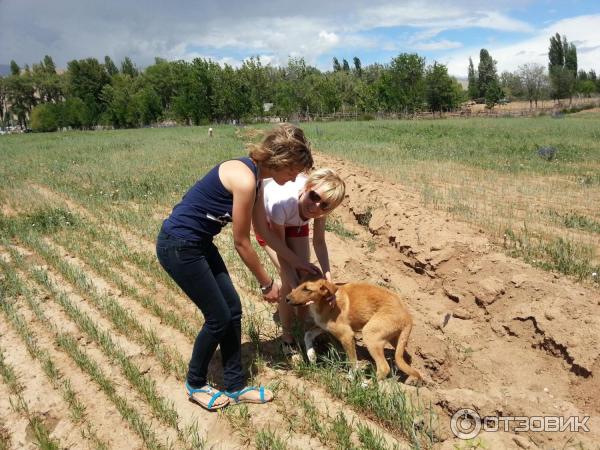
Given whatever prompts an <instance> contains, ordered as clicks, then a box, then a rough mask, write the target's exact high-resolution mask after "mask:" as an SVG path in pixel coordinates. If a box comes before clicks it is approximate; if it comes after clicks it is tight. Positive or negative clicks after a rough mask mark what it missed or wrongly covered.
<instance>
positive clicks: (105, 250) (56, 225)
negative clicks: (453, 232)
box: [0, 113, 600, 449]
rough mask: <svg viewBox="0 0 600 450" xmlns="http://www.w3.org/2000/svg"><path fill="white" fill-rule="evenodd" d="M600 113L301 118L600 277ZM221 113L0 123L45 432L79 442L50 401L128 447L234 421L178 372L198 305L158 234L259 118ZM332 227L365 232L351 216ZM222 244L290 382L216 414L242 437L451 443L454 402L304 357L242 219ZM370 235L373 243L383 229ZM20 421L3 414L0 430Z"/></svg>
mask: <svg viewBox="0 0 600 450" xmlns="http://www.w3.org/2000/svg"><path fill="white" fill-rule="evenodd" d="M598 119H600V116H599V115H598V114H591V113H590V114H586V115H581V116H572V117H567V118H565V119H561V120H555V119H551V118H546V117H542V118H536V119H498V120H493V119H492V120H490V119H473V120H464V121H463V120H454V121H451V120H447V121H432V122H425V121H423V122H416V121H415V122H402V121H397V122H392V121H370V122H343V123H308V124H304V128H305V130H306V132H307V134H308V136H309V137H310V138H311V139H312V142H313V145H314V148H315V149H316V150H317V151H318V152H322V153H324V154H331V155H337V156H340V157H343V158H347V159H348V160H351V161H354V162H355V163H356V164H357V165H361V166H365V167H367V168H370V169H371V170H372V171H373V172H375V173H379V174H381V175H383V176H384V177H385V178H387V180H388V181H389V182H390V183H398V184H401V185H402V186H403V188H405V189H408V190H411V191H412V192H414V193H415V194H416V195H417V198H420V199H421V202H422V204H423V205H424V206H425V207H426V208H431V209H436V210H438V211H445V212H447V213H450V214H452V215H453V216H454V218H455V219H456V220H464V221H467V222H470V223H473V224H475V225H476V226H478V227H480V228H481V229H485V230H487V233H488V234H489V235H490V236H491V237H492V238H494V239H496V242H497V243H498V244H499V245H500V246H504V247H505V251H506V252H508V253H509V254H511V255H514V256H518V257H522V258H524V259H525V260H527V261H529V262H530V263H532V264H535V265H538V266H541V267H543V268H546V269H551V270H557V271H561V272H563V273H566V274H569V275H571V276H573V277H574V278H575V279H579V280H580V281H581V282H582V283H586V284H587V283H597V277H594V276H593V275H592V274H593V273H594V272H598V265H599V263H598V254H599V253H598V250H599V248H600V242H599V241H600V210H599V208H598V204H600V175H599V174H600V139H598V137H600V120H598ZM213 128H214V129H215V137H214V138H212V139H211V138H209V137H208V133H207V127H186V128H168V129H167V128H164V129H138V130H123V131H95V132H66V133H53V134H25V135H10V136H2V137H0V157H1V159H0V295H1V300H2V301H1V302H0V376H1V377H2V382H1V383H0V389H2V392H0V393H4V394H5V396H8V397H9V398H10V402H11V404H14V405H17V407H15V408H13V409H11V410H10V411H13V412H10V411H9V409H10V408H8V407H7V408H4V409H2V408H0V415H2V414H9V413H10V414H14V415H16V416H17V419H18V420H21V421H24V422H25V425H24V427H23V428H25V426H26V427H28V429H31V430H33V432H32V433H31V437H30V440H32V441H33V442H34V443H35V444H36V445H37V446H39V447H40V448H62V447H64V446H67V444H66V443H65V441H64V440H63V441H61V440H60V439H59V437H57V435H56V433H53V431H52V430H53V428H52V421H51V420H49V419H48V417H47V416H46V415H44V414H40V413H39V412H40V411H47V410H48V409H51V410H52V414H53V415H54V417H57V418H60V419H62V420H64V421H65V422H63V425H64V426H63V427H61V429H62V430H67V429H71V430H73V433H75V435H76V436H79V437H78V439H85V440H87V441H88V444H89V445H88V446H89V447H90V448H111V447H112V444H114V443H115V442H117V443H119V442H122V441H119V440H122V439H127V442H131V447H132V448H137V447H145V448H151V449H162V448H166V449H169V448H190V449H191V448H194V449H196V448H203V447H204V446H205V445H206V444H207V442H209V443H210V444H211V445H212V444H213V443H214V439H221V438H222V436H221V435H218V436H216V438H215V434H214V432H213V430H214V429H215V427H217V425H215V424H216V422H214V421H215V420H217V419H215V418H216V417H217V415H216V414H213V415H212V416H211V415H210V413H204V414H205V415H204V416H201V418H200V420H198V416H197V414H198V410H197V409H195V408H194V406H193V405H192V406H190V405H189V404H188V402H187V401H185V398H184V395H183V390H182V386H183V380H184V379H185V373H186V360H187V358H188V356H189V354H190V352H191V347H192V344H193V342H194V339H195V336H196V333H197V330H198V329H199V327H200V326H201V325H202V320H203V319H202V316H201V314H200V313H199V312H198V311H197V310H196V308H195V306H194V305H193V304H192V302H190V301H189V300H187V299H186V298H185V296H184V295H183V294H182V293H181V291H180V290H179V289H178V288H177V287H176V286H175V284H174V283H173V282H172V280H170V278H169V277H168V276H167V275H166V273H165V272H164V270H162V269H161V268H160V266H159V265H158V263H157V261H156V257H155V255H154V247H153V246H154V240H155V237H156V234H157V232H158V229H159V227H160V224H161V222H162V220H163V219H164V218H165V216H166V215H167V214H168V213H169V211H170V209H171V208H172V206H173V205H174V204H175V203H176V202H177V201H178V200H179V199H180V198H181V196H182V194H183V193H184V192H185V191H186V190H187V189H188V187H189V186H190V185H191V184H192V183H193V182H194V181H195V180H196V179H197V178H198V177H199V176H200V175H202V174H203V173H205V172H206V171H207V170H208V169H209V168H210V167H212V166H213V165H214V164H215V163H217V162H218V161H221V160H223V159H226V158H231V157H235V156H240V155H243V154H245V149H244V142H245V141H246V140H247V139H248V138H249V137H251V136H253V137H254V138H258V137H257V136H256V132H255V131H256V130H255V129H254V128H251V127H247V128H245V129H238V128H235V127H231V126H215V127H213ZM542 146H544V147H547V146H552V147H555V148H556V149H557V153H556V155H555V157H554V158H553V159H552V161H546V160H544V159H542V158H540V156H539V155H538V154H537V150H538V148H539V147H542ZM350 195H352V192H350ZM374 206H375V207H376V206H377V205H374ZM329 229H330V230H332V231H334V232H335V233H337V234H339V235H340V236H341V237H342V238H343V239H347V240H346V241H343V242H348V243H350V242H354V243H355V244H348V246H349V247H352V246H357V248H358V249H359V250H358V251H362V250H360V249H361V248H362V247H358V246H359V244H360V243H358V242H357V241H352V240H353V239H356V237H355V236H354V235H355V234H356V233H354V234H352V233H350V232H348V230H346V229H345V228H344V223H342V222H341V221H340V218H339V216H336V217H334V220H333V221H332V223H331V224H330V227H329ZM217 244H218V245H219V247H220V248H221V250H222V253H223V256H224V259H225V261H226V263H227V265H228V268H229V270H230V272H231V274H232V277H233V279H234V281H235V283H236V288H237V289H238V290H239V291H240V294H241V296H242V297H243V301H244V310H245V314H244V317H243V340H244V343H245V344H244V345H246V353H245V355H246V358H247V361H246V363H247V365H248V366H249V367H250V368H251V369H250V376H251V377H252V378H253V380H252V382H253V383H263V384H269V386H271V387H272V388H273V389H274V390H275V391H276V394H277V395H276V399H275V401H274V406H272V407H265V408H264V409H262V410H261V409H260V407H258V409H251V408H247V407H245V406H244V407H228V408H227V409H226V411H225V413H223V414H222V415H221V414H219V415H218V417H219V419H218V420H225V421H227V422H228V424H229V425H228V427H229V428H228V429H227V431H226V434H227V435H228V436H229V437H228V439H229V440H231V443H232V445H237V446H238V447H240V448H242V447H243V448H246V447H248V446H250V447H255V448H305V447H306V445H307V444H306V442H307V441H306V439H307V436H309V437H310V438H311V439H315V442H317V441H318V442H319V443H320V444H322V446H323V447H325V448H357V449H358V448H360V449H393V448H432V447H435V445H436V443H437V442H439V441H440V438H439V436H438V433H437V431H436V430H437V423H439V422H437V417H438V416H437V413H435V408H433V407H432V406H431V403H427V402H426V401H424V400H422V399H421V398H420V397H419V393H418V392H419V391H418V390H417V391H416V393H415V391H414V390H413V391H409V390H407V389H408V387H407V386H405V385H404V384H402V383H396V382H392V383H388V384H386V385H382V386H380V385H379V384H378V383H376V382H371V384H365V379H364V378H363V377H364V376H367V377H369V376H370V375H369V373H368V372H367V374H366V375H360V376H357V377H353V378H349V377H347V373H346V370H347V368H346V367H345V366H344V361H343V360H340V359H339V357H338V356H336V355H335V354H330V355H329V356H326V357H324V358H323V359H321V360H320V361H319V363H318V364H317V365H308V364H300V365H299V366H293V365H291V364H290V363H289V361H287V360H286V359H285V357H284V356H283V355H282V354H280V352H279V351H278V350H277V349H278V347H277V342H278V341H277V337H278V335H279V331H278V328H277V326H276V325H275V324H274V322H273V320H272V314H273V308H272V307H271V305H267V304H265V302H263V301H262V300H261V299H260V298H259V296H258V295H257V292H258V289H257V285H256V281H255V280H254V277H252V276H251V275H250V274H249V272H248V271H247V270H246V269H245V267H244V266H243V264H242V262H241V260H240V258H239V257H238V256H237V254H236V252H235V250H234V249H233V246H232V245H231V239H230V231H229V230H226V231H225V232H224V233H222V236H219V238H218V239H217ZM338 245H339V244H338ZM368 245H371V246H372V248H369V247H367V248H369V251H371V252H372V251H374V250H375V245H376V243H375V242H374V241H373V242H372V243H371V244H368ZM260 256H261V257H262V258H263V259H264V260H266V255H265V254H264V252H260ZM596 285H597V284H596ZM427 297H429V294H427ZM451 347H452V346H451ZM452 348H454V347H452ZM460 348H462V347H460ZM446 351H448V352H452V351H454V350H452V349H450V350H448V349H447V350H446ZM278 368H283V370H280V371H276V369H278ZM30 373H32V374H33V375H30ZM25 374H27V377H31V376H34V377H36V378H35V380H36V383H43V384H42V385H43V386H45V388H44V393H45V395H44V396H39V395H37V393H36V394H35V395H33V394H32V393H31V386H30V385H29V384H28V383H26V381H28V380H29V378H27V380H26V379H25V376H24V375H25ZM389 381H392V380H389ZM452 382H454V381H452ZM35 386H39V384H35ZM50 386H51V388H46V387H50ZM314 386H318V387H319V388H321V389H323V390H324V391H325V392H327V394H328V395H329V396H330V398H331V399H333V400H331V399H330V402H331V404H329V406H331V409H330V410H324V409H318V408H316V407H315V406H314V405H315V403H316V400H315V398H314V397H313V396H312V395H313V394H311V393H310V391H312V388H313V387H314ZM90 387H91V389H92V390H91V391H90ZM33 389H35V387H34V388H33ZM90 392H93V395H91V396H90V395H89V393H90ZM317 395H319V394H317ZM52 396H54V397H52ZM51 397H52V398H51ZM32 398H35V399H38V400H37V402H38V403H36V402H33V401H32V400H31V399H32ZM5 404H7V402H5ZM109 412H111V413H110V414H109ZM349 412H352V414H353V415H354V416H351V415H348V414H349ZM442 414H445V412H442ZM211 417H212V418H211ZM17 419H13V420H17ZM265 421H266V422H267V423H268V424H272V427H270V426H266V427H265V426H264V425H265ZM67 422H68V423H67ZM7 423H8V422H7ZM292 423H293V427H292V426H291V424H292ZM99 424H101V425H99ZM219 426H220V425H219ZM115 430H119V432H122V433H125V435H117V434H116V433H115ZM231 430H234V432H232V431H231ZM257 430H259V431H258V432H257ZM7 433H9V431H8V429H7V428H2V426H0V448H6V445H8V444H7V442H9V440H10V439H9V438H10V436H9V437H6V436H8V434H7ZM217 434H218V433H217ZM123 436H125V437H123ZM211 439H213V441H211ZM290 443H291V444H290ZM300 443H302V444H300ZM288 444H290V445H288ZM305 444H306V445H305ZM3 445H4V446H5V447H2V446H3ZM303 445H304V446H303ZM61 446H62V447H61Z"/></svg>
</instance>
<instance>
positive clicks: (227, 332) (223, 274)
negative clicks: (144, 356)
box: [156, 230, 245, 391]
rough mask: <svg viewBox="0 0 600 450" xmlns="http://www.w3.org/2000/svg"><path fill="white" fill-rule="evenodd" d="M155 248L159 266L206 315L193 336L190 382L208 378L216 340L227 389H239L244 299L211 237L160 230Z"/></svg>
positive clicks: (196, 384) (199, 383)
mask: <svg viewBox="0 0 600 450" xmlns="http://www.w3.org/2000/svg"><path fill="white" fill-rule="evenodd" d="M156 254H157V256H158V260H159V262H160V264H161V265H162V267H163V268H164V269H165V270H166V271H167V273H168V274H169V275H170V276H171V278H173V280H174V281H175V282H176V283H177V284H178V285H179V287H180V288H181V289H182V290H183V292H185V293H186V294H187V296H188V297H189V298H190V299H191V300H192V301H193V302H194V303H195V304H196V306H197V307H198V308H199V309H200V311H202V314H203V315H204V325H203V326H202V329H201V330H200V332H199V333H198V336H197V337H196V341H195V342H194V349H193V351H192V358H191V359H190V364H189V368H188V375H187V381H188V383H189V384H190V386H192V387H194V388H198V387H202V386H204V385H205V384H206V383H207V380H206V378H207V372H208V364H209V362H210V360H211V359H212V357H213V355H214V353H215V351H216V349H217V346H218V345H220V346H221V357H222V360H223V380H224V385H225V389H226V390H228V391H238V390H240V389H241V388H242V387H243V386H244V381H245V380H244V374H243V371H242V355H241V347H242V304H241V302H240V297H239V296H238V293H237V292H236V290H235V288H234V287H233V283H232V282H231V277H230V276H229V273H228V272H227V268H226V267H225V263H224V262H223V259H222V258H221V255H220V254H219V251H218V249H217V247H216V246H215V245H214V243H213V242H212V238H211V237H210V236H208V237H206V238H203V239H201V240H198V241H186V240H183V239H179V238H176V237H173V236H170V235H169V234H167V233H165V232H164V231H162V230H161V232H160V233H159V235H158V239H157V242H156Z"/></svg>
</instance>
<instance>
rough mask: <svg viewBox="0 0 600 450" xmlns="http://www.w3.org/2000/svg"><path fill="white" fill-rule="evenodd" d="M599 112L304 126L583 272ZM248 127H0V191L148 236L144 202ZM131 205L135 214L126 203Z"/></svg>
mask: <svg viewBox="0 0 600 450" xmlns="http://www.w3.org/2000/svg"><path fill="white" fill-rule="evenodd" d="M599 119H600V115H599V114H598V113H583V114H578V115H573V116H567V117H566V118H563V119H554V118H551V117H538V118H522V119H520V118H519V119H517V118H511V119H469V120H444V121H371V122H337V123H316V122H313V123H307V124H303V127H304V128H305V131H306V132H307V134H308V136H309V137H310V138H311V140H312V142H313V145H314V147H315V149H317V150H318V151H321V152H324V153H329V154H334V155H337V156H340V157H343V158H347V159H349V160H352V161H355V162H357V163H359V164H361V165H364V166H366V167H368V168H370V169H372V170H373V171H374V172H377V173H380V174H382V175H384V176H385V177H386V178H388V179H389V180H390V181H393V182H397V183H400V184H402V185H404V186H406V187H407V188H409V189H412V190H414V191H415V192H418V193H419V194H420V195H421V199H422V202H423V204H424V205H426V206H429V207H432V208H436V209H441V210H446V211H449V212H451V213H453V214H455V215H456V217H458V218H460V219H463V220H466V221H468V222H472V223H474V224H476V225H478V226H483V227H484V228H485V229H486V230H488V232H489V234H490V235H491V236H493V237H495V238H496V240H497V242H501V243H503V245H505V247H507V250H508V251H509V252H510V253H511V254H513V255H515V256H523V257H525V259H527V260H528V261H529V262H531V263H533V264H537V265H539V266H541V267H544V268H547V269H553V270H559V271H561V272H564V273H567V274H572V275H575V276H576V277H578V278H579V279H588V280H593V278H592V276H591V275H592V273H593V272H594V271H596V272H597V267H598V264H599V259H598V258H599V256H598V254H599V251H600V232H599V230H600V208H598V206H597V205H598V204H600V120H599ZM239 131H241V133H240V132H239ZM247 131H248V129H246V130H238V129H237V128H235V127H231V126H217V127H215V135H216V137H215V138H214V139H209V138H208V136H207V128H205V127H191V128H168V129H138V130H122V131H97V132H68V133H55V134H29V135H16V136H15V135H12V136H3V137H2V139H0V154H1V155H2V162H1V164H0V180H1V181H0V183H1V184H0V188H1V190H0V199H1V200H2V202H3V203H7V202H8V203H9V204H10V203H13V202H17V203H21V200H19V196H20V195H22V194H21V193H20V192H22V191H21V189H22V188H23V187H24V186H27V185H28V184H32V183H33V184H44V185H47V186H48V187H50V188H51V189H52V190H56V191H57V192H63V193H66V194H68V195H69V196H75V198H76V199H77V200H78V201H81V202H83V203H84V204H86V205H90V206H91V207H93V208H94V209H95V210H98V211H103V213H106V214H109V215H110V214H113V215H117V216H119V215H124V216H126V220H127V221H130V222H131V223H132V224H135V226H136V227H139V228H140V229H143V230H144V231H145V232H146V233H148V234H147V235H148V237H149V238H152V237H153V236H154V234H155V231H156V229H157V228H158V226H159V221H158V220H157V219H156V218H154V219H153V214H152V213H151V212H152V211H154V210H155V209H156V207H159V208H168V207H170V206H172V205H173V204H174V203H175V202H176V201H177V200H178V199H179V198H180V197H181V194H182V193H183V192H185V190H186V189H187V187H189V186H190V185H191V183H193V182H194V181H195V180H196V179H197V178H198V176H199V175H201V174H202V173H204V172H205V171H206V170H207V169H208V168H209V167H211V166H212V165H213V164H215V163H216V162H218V161H220V160H223V159H225V158H229V157H235V156H238V155H242V154H244V153H245V149H244V142H245V136H247ZM541 147H553V148H555V149H556V153H555V156H554V158H553V159H552V160H551V161H547V160H546V159H544V158H542V157H540V156H539V155H538V153H537V151H538V149H539V148H541ZM31 200H32V201H35V199H31ZM119 204H122V205H123V207H122V208H118V207H116V206H117V205H119ZM132 205H135V208H133V210H134V211H135V212H139V213H141V214H132V213H131V208H132ZM39 206H40V207H41V206H43V205H39ZM27 209H28V210H30V209H29V208H27ZM144 212H146V213H147V214H143V213H144Z"/></svg>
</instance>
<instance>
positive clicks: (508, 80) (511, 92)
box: [500, 71, 525, 100]
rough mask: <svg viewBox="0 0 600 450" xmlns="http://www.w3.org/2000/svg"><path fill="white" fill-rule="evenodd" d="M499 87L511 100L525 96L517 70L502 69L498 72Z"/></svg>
mask: <svg viewBox="0 0 600 450" xmlns="http://www.w3.org/2000/svg"><path fill="white" fill-rule="evenodd" d="M500 87H501V88H502V91H503V92H504V95H505V96H506V97H508V98H510V99H511V100H514V99H521V98H524V97H525V86H524V85H523V80H522V78H521V76H520V75H519V74H518V73H517V72H508V71H504V72H502V73H501V74H500Z"/></svg>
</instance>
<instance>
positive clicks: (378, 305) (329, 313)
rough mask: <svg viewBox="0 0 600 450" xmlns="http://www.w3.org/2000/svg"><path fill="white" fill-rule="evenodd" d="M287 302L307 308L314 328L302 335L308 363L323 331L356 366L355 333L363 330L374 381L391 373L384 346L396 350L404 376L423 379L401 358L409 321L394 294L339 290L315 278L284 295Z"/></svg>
mask: <svg viewBox="0 0 600 450" xmlns="http://www.w3.org/2000/svg"><path fill="white" fill-rule="evenodd" d="M287 302H288V303H290V304H292V305H295V306H300V305H310V306H309V309H310V313H311V315H312V316H313V319H314V321H315V325H316V327H315V328H313V329H311V330H308V331H307V332H306V334H305V335H304V342H305V344H306V353H307V356H308V359H309V360H310V361H312V362H314V361H315V360H316V353H315V350H314V347H313V341H314V339H315V337H317V336H318V335H319V334H321V333H322V332H323V330H325V331H328V332H329V333H331V334H332V335H333V336H335V337H336V338H337V339H338V340H339V341H340V342H341V343H342V346H343V347H344V350H345V351H346V353H347V355H348V358H349V359H350V361H351V362H352V363H355V364H356V362H357V359H356V345H355V343H354V333H355V332H356V331H361V330H362V336H363V342H364V343H365V345H366V346H367V349H368V350H369V353H370V354H371V356H372V357H373V359H374V360H375V364H376V365H377V379H379V380H381V379H383V378H385V377H387V376H388V374H389V373H390V366H389V364H388V363H387V361H386V360H385V356H384V353H383V349H384V346H385V344H386V343H390V344H391V345H392V346H394V347H396V358H395V359H396V364H397V365H398V367H399V368H400V369H401V370H402V371H403V372H404V373H406V374H407V375H409V376H412V377H415V378H418V379H422V377H421V374H420V373H419V372H418V371H417V370H415V369H413V368H412V367H410V366H409V365H408V364H407V363H406V362H405V361H404V358H403V355H404V349H405V347H406V343H407V342H408V337H409V336H410V332H411V330H412V319H411V317H410V313H409V312H408V310H407V309H406V307H405V306H404V304H403V303H402V300H401V299H400V297H398V296H397V295H396V294H394V293H392V292H390V291H388V290H387V289H384V288H382V287H379V286H375V285H372V284H368V283H348V284H344V285H342V286H340V287H338V286H336V285H334V284H332V283H330V282H328V281H327V280H325V279H318V280H313V281H305V282H304V283H302V284H300V285H299V286H298V287H297V288H296V289H294V290H293V291H292V292H290V294H289V295H288V296H287ZM317 327H318V328H317Z"/></svg>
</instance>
